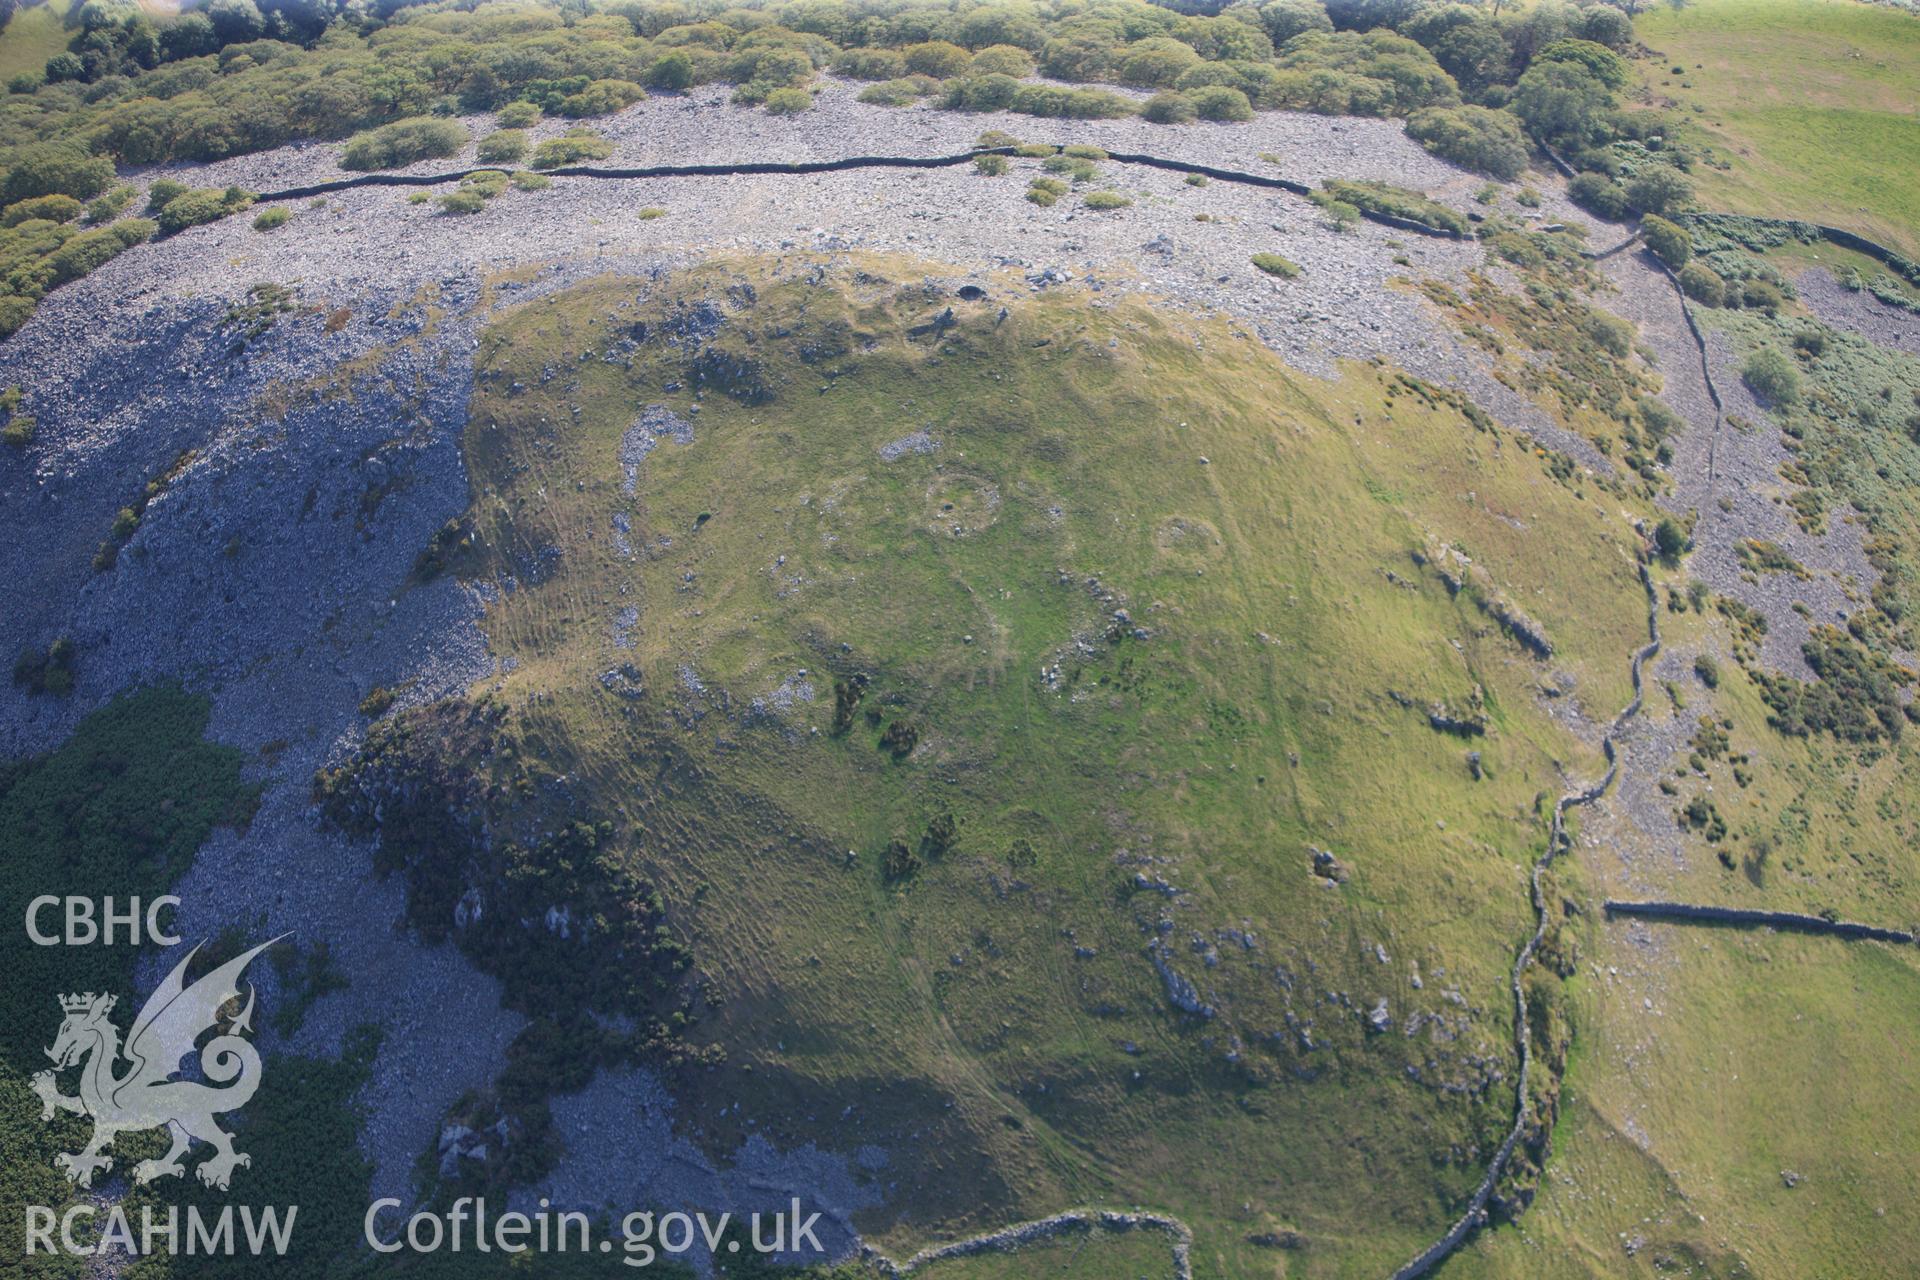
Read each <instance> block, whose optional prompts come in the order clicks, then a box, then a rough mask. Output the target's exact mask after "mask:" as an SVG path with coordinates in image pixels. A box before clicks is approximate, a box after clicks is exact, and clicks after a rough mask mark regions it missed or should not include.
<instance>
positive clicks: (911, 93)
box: [859, 76, 940, 107]
mask: <svg viewBox="0 0 1920 1280" xmlns="http://www.w3.org/2000/svg"><path fill="white" fill-rule="evenodd" d="M939 88H940V82H939V81H937V80H933V79H930V78H928V77H926V76H908V77H905V78H903V79H900V80H887V81H883V82H882V83H880V84H870V85H868V86H867V87H866V88H864V89H862V90H861V91H860V96H859V101H861V102H868V103H872V104H874V105H876V106H882V107H904V106H907V105H909V104H911V103H913V102H916V101H918V100H919V99H921V98H924V97H926V96H927V95H928V94H930V93H933V92H935V91H936V90H938V89H939Z"/></svg>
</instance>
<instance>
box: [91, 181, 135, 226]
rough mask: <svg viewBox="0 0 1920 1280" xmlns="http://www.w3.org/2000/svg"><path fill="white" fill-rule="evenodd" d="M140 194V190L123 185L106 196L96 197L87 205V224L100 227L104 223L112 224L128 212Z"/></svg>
mask: <svg viewBox="0 0 1920 1280" xmlns="http://www.w3.org/2000/svg"><path fill="white" fill-rule="evenodd" d="M139 194H140V188H138V187H135V186H132V185H129V184H127V183H122V184H120V185H119V186H117V187H115V188H114V189H113V190H111V191H109V192H107V193H106V194H105V195H102V196H96V197H95V198H94V199H93V200H92V201H91V202H90V203H89V204H88V205H87V222H88V223H89V224H90V225H92V226H99V225H100V224H101V223H103V222H112V221H113V220H114V219H115V218H117V217H119V216H120V215H121V214H123V213H125V212H126V211H127V206H129V205H131V204H132V203H133V200H134V197H135V196H137V195H139Z"/></svg>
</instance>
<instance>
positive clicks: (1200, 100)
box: [1187, 84, 1253, 122]
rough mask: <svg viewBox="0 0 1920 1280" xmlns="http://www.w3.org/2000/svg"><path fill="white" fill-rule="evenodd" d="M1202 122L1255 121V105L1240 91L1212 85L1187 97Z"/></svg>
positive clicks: (1221, 85) (1196, 90)
mask: <svg viewBox="0 0 1920 1280" xmlns="http://www.w3.org/2000/svg"><path fill="white" fill-rule="evenodd" d="M1187 97H1188V98H1190V99H1191V100H1192V101H1193V109H1194V111H1195V112H1196V113H1197V114H1198V115H1199V117H1200V118H1201V119H1202V120H1220V121H1230V122H1239V121H1245V120H1251V119H1253V104H1252V103H1251V102H1248V101H1247V95H1246V94H1244V93H1242V92H1240V90H1238V89H1229V88H1228V87H1227V86H1226V85H1223V84H1210V85H1207V86H1206V87H1205V88H1202V89H1195V90H1194V91H1193V92H1192V93H1189V94H1188V95H1187Z"/></svg>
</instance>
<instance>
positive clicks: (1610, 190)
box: [1567, 173, 1633, 222]
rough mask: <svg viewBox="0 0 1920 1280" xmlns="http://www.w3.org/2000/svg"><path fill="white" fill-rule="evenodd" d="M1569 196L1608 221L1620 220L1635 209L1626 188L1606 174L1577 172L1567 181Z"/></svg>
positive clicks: (1590, 211)
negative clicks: (1630, 202)
mask: <svg viewBox="0 0 1920 1280" xmlns="http://www.w3.org/2000/svg"><path fill="white" fill-rule="evenodd" d="M1567 198H1568V199H1570V200H1572V201H1573V202H1574V203H1575V204H1577V205H1579V206H1580V207H1581V208H1582V209H1585V210H1586V211H1587V212H1588V213H1591V214H1593V215H1594V216H1595V217H1597V218H1605V219H1606V220H1607V221H1608V222H1619V221H1621V220H1622V219H1624V218H1625V217H1626V216H1627V215H1628V214H1629V213H1631V212H1632V211H1633V210H1632V207H1631V206H1630V205H1629V204H1628V202H1627V192H1626V188H1625V187H1622V186H1621V185H1620V184H1619V183H1617V182H1615V181H1614V180H1613V179H1612V178H1609V177H1607V176H1606V175H1605V174H1599V173H1576V174H1575V175H1573V179H1572V180H1571V181H1570V182H1568V183H1567Z"/></svg>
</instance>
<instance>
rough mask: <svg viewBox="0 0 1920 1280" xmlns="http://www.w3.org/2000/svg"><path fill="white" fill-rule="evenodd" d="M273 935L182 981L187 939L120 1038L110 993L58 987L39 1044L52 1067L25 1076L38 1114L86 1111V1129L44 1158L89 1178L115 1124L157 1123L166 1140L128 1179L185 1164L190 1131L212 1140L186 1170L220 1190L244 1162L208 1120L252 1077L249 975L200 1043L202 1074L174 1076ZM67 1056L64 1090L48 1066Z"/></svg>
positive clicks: (120, 1129)
mask: <svg viewBox="0 0 1920 1280" xmlns="http://www.w3.org/2000/svg"><path fill="white" fill-rule="evenodd" d="M283 936H284V935H283ZM279 940H280V939H279V938H275V939H273V941H272V942H263V943H261V944H260V945H259V946H257V947H255V948H254V949H253V950H251V951H249V952H247V953H246V954H244V955H241V956H237V957H235V958H234V959H232V960H229V961H227V962H226V963H225V964H223V965H221V966H220V967H219V968H217V969H215V970H213V972H211V973H209V974H207V975H205V976H204V977H202V978H200V979H199V980H197V981H195V982H193V983H192V984H191V985H189V984H188V982H187V980H186V977H187V966H188V965H189V964H191V963H192V962H193V957H194V956H195V955H197V954H199V951H200V947H199V946H195V947H194V949H193V950H192V951H190V952H188V953H187V955H186V958H185V959H183V960H181V961H180V963H179V964H177V965H175V966H174V967H173V972H172V973H170V974H168V975H167V978H166V981H164V982H162V983H161V984H160V986H159V987H158V988H157V989H156V990H155V991H154V993H153V995H152V996H150V997H148V999H147V1003H146V1004H145V1005H144V1006H142V1008H141V1010H140V1016H139V1017H137V1018H135V1019H134V1020H133V1030H132V1031H130V1032H129V1033H128V1034H127V1041H126V1044H125V1046H122V1045H121V1043H120V1031H119V1028H117V1027H115V1026H114V1025H113V1023H112V1022H110V1021H109V1020H108V1017H107V1015H108V1014H110V1013H112V1012H113V1007H114V1005H115V1004H116V1003H117V999H116V998H115V997H114V996H111V995H95V994H94V993H93V992H91V991H89V992H86V993H85V994H83V995H69V996H61V997H60V1008H61V1010H62V1011H63V1012H64V1013H65V1014H66V1019H65V1021H63V1022H62V1023H61V1024H60V1034H59V1035H58V1036H57V1037H55V1039H54V1042H53V1047H52V1048H51V1049H48V1050H47V1056H48V1057H49V1058H51V1059H53V1064H54V1069H53V1070H52V1071H42V1072H40V1073H39V1074H37V1075H35V1076H34V1077H33V1082H32V1083H33V1091H34V1092H35V1093H37V1094H39V1095H40V1102H41V1110H40V1118H41V1119H42V1120H51V1119H53V1114H54V1112H55V1111H56V1110H60V1111H71V1112H73V1113H74V1114H76V1115H84V1116H90V1117H92V1119H93V1138H92V1139H91V1140H90V1141H89V1142H88V1143H87V1145H86V1147H85V1148H84V1149H83V1150H80V1151H77V1152H65V1151H63V1152H61V1153H60V1154H58V1155H56V1156H55V1157H54V1158H53V1163H54V1167H55V1168H57V1169H59V1170H60V1171H61V1172H63V1173H65V1174H66V1175H67V1178H68V1180H69V1181H71V1182H73V1183H75V1184H77V1185H79V1186H82V1187H86V1186H91V1185H92V1184H93V1175H94V1174H95V1173H99V1172H103V1171H106V1170H110V1169H112V1168H113V1158H112V1157H111V1156H104V1155H101V1154H100V1152H101V1150H102V1149H103V1148H104V1147H106V1146H107V1145H108V1144H109V1143H111V1142H112V1141H113V1140H114V1137H115V1136H116V1135H117V1134H120V1133H124V1132H127V1131H129V1130H135V1131H137V1130H142V1129H158V1128H161V1127H162V1126H164V1127H165V1128H166V1130H167V1133H168V1136H169V1137H170V1138H171V1139H172V1142H173V1145H172V1146H171V1147H170V1148H169V1149H168V1151H167V1153H166V1155H164V1156H162V1157H161V1158H160V1159H158V1160H142V1161H141V1162H140V1163H139V1164H137V1165H135V1166H134V1168H133V1180H134V1182H135V1183H136V1184H144V1183H148V1182H152V1181H153V1180H154V1179H155V1178H166V1177H175V1176H178V1175H180V1174H182V1173H185V1172H186V1166H185V1165H183V1164H182V1163H181V1160H180V1158H181V1157H182V1156H183V1155H185V1154H186V1153H187V1148H188V1146H189V1144H190V1143H191V1142H192V1141H193V1140H196V1139H197V1140H198V1141H200V1142H204V1143H206V1144H207V1145H208V1146H211V1147H212V1148H213V1154H212V1155H210V1156H208V1157H207V1158H206V1159H204V1160H202V1161H201V1162H200V1166H199V1168H198V1169H196V1170H195V1171H194V1172H195V1173H196V1174H198V1176H199V1178H200V1181H201V1182H204V1183H205V1184H206V1185H207V1186H209V1187H213V1188H216V1189H218V1190H221V1191H225V1190H226V1189H227V1184H228V1183H229V1181H231V1179H232V1177H233V1171H234V1169H235V1168H236V1167H238V1166H242V1165H248V1164H251V1163H252V1161H251V1159H249V1157H248V1156H247V1155H246V1154H245V1153H244V1152H240V1151H235V1150H234V1149H233V1136H232V1135H231V1134H229V1133H226V1132H225V1131H224V1130H222V1129H221V1128H220V1127H219V1126H218V1125H216V1124H215V1123H214V1122H213V1118H214V1116H216V1115H219V1114H221V1113H223V1112H228V1111H236V1110H238V1109H239V1108H241V1107H244V1106H245V1105H246V1104H247V1102H248V1100H249V1099H251V1098H252V1097H253V1095H254V1091H255V1090H256V1089H258V1088H259V1087H260V1053H259V1051H258V1050H256V1049H255V1048H254V1047H253V1045H251V1044H249V1043H248V1042H247V1041H246V1040H245V1039H244V1038H243V1037H244V1036H245V1034H246V1033H248V1032H250V1031H252V1029H253V1024H252V1019H253V996H254V993H253V988H252V986H251V984H249V986H248V988H247V1003H246V1007H245V1008H243V1009H242V1010H240V1012H239V1014H238V1016H236V1017H234V1018H233V1019H232V1021H231V1022H230V1023H229V1024H228V1026H227V1029H226V1030H225V1031H224V1032H222V1033H221V1034H218V1035H216V1036H214V1037H213V1038H212V1039H211V1040H208V1041H207V1043H206V1044H205V1046H203V1047H201V1048H200V1074H201V1075H202V1076H204V1077H205V1078H206V1080H207V1081H210V1082H211V1083H203V1082H201V1081H199V1080H178V1079H175V1078H174V1077H176V1076H178V1075H179V1074H180V1071H181V1066H180V1062H181V1059H183V1058H185V1057H186V1056H187V1055H188V1054H190V1053H192V1052H193V1051H194V1049H195V1047H196V1042H197V1041H198V1040H199V1039H200V1037H201V1036H202V1035H203V1034H205V1033H206V1032H207V1031H209V1030H216V1029H217V1028H218V1026H219V1023H220V1021H221V1019H220V1009H221V1007H222V1006H223V1005H225V1004H227V1002H228V1001H230V1000H233V999H236V998H237V997H238V996H239V994H240V991H239V987H238V985H237V984H238V983H239V981H240V975H241V973H242V972H243V971H244V970H245V969H246V967H247V965H248V964H249V963H250V962H251V961H252V960H253V958H254V957H255V956H257V955H259V954H260V953H261V952H262V951H265V950H266V949H267V948H268V947H270V946H272V945H273V943H274V942H278V941H279ZM123 1059H124V1060H125V1063H126V1066H125V1069H124V1070H122V1067H121V1063H122V1060H123ZM75 1065H79V1066H80V1094H79V1096H78V1097H68V1096H67V1095H65V1094H63V1093H61V1092H60V1089H59V1085H58V1083H57V1082H56V1079H55V1076H56V1073H57V1072H60V1071H64V1070H66V1069H67V1068H69V1067H72V1066H75Z"/></svg>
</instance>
